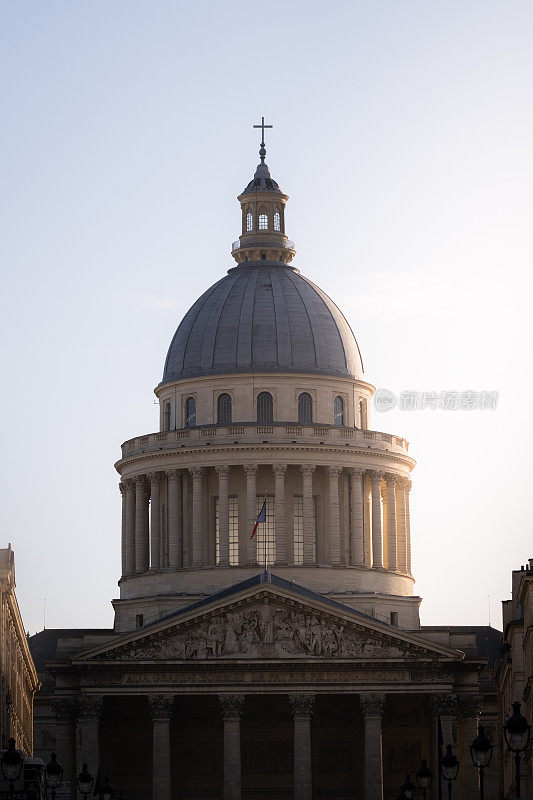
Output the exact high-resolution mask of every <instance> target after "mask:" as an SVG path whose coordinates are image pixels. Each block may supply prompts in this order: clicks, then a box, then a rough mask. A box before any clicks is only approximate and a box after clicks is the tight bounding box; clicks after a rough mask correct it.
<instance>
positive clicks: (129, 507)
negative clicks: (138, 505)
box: [123, 478, 135, 575]
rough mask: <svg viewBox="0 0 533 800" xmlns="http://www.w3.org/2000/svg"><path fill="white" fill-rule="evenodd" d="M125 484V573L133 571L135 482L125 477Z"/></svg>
mask: <svg viewBox="0 0 533 800" xmlns="http://www.w3.org/2000/svg"><path fill="white" fill-rule="evenodd" d="M123 483H125V484H126V572H125V574H126V575H133V573H134V572H135V483H134V481H133V480H132V479H131V478H127V479H126V480H125V481H123Z"/></svg>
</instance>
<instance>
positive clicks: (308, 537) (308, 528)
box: [300, 464, 316, 566]
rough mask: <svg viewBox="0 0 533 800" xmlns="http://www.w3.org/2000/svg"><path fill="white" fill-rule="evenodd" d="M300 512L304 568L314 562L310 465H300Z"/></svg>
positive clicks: (313, 516)
mask: <svg viewBox="0 0 533 800" xmlns="http://www.w3.org/2000/svg"><path fill="white" fill-rule="evenodd" d="M300 469H301V471H302V494H303V500H302V510H303V535H304V558H303V564H304V566H310V565H311V564H314V563H315V562H316V541H315V538H316V528H315V515H314V513H313V511H314V509H313V472H314V471H315V468H314V466H313V465H312V464H302V466H301V467H300Z"/></svg>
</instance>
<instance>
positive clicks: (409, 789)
mask: <svg viewBox="0 0 533 800" xmlns="http://www.w3.org/2000/svg"><path fill="white" fill-rule="evenodd" d="M415 791H416V787H415V785H414V783H412V782H411V777H410V776H409V775H407V776H406V778H405V783H403V784H402V788H401V789H400V792H401V796H402V797H405V800H411V798H413V797H414V796H415Z"/></svg>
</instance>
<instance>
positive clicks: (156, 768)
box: [148, 694, 174, 800]
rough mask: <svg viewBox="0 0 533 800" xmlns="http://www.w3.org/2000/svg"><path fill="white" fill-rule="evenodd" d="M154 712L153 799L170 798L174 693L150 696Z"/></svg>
mask: <svg viewBox="0 0 533 800" xmlns="http://www.w3.org/2000/svg"><path fill="white" fill-rule="evenodd" d="M148 703H149V705H150V711H151V712H152V751H153V759H152V763H153V766H152V800H169V798H170V797H171V796H172V786H171V778H170V776H171V769H170V717H171V714H172V709H173V706H174V697H173V695H167V694H156V695H151V696H150V697H148Z"/></svg>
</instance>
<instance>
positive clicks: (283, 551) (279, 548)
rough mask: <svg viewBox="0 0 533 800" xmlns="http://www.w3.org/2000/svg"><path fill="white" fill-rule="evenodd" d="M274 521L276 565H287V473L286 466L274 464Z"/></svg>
mask: <svg viewBox="0 0 533 800" xmlns="http://www.w3.org/2000/svg"><path fill="white" fill-rule="evenodd" d="M272 469H273V470H274V520H275V527H276V564H281V565H283V564H286V563H287V537H286V531H285V473H286V472H287V465H286V464H274V466H273V467H272Z"/></svg>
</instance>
